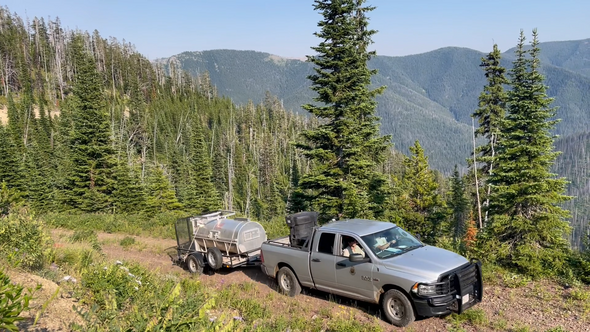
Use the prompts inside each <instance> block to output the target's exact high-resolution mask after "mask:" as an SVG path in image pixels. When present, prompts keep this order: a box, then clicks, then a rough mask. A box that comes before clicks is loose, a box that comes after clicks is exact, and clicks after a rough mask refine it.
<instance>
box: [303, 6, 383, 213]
mask: <svg viewBox="0 0 590 332" xmlns="http://www.w3.org/2000/svg"><path fill="white" fill-rule="evenodd" d="M364 2H365V1H364V0H316V1H315V4H314V8H315V10H318V11H319V12H320V13H321V15H322V16H323V20H322V21H320V22H319V23H318V27H320V29H321V31H320V32H316V33H315V36H317V37H318V38H320V39H321V40H322V41H321V42H320V43H319V45H318V46H316V47H312V49H313V50H314V51H316V52H317V55H314V56H308V60H309V61H310V62H311V63H313V64H314V65H315V68H314V70H315V74H313V75H310V76H308V79H309V80H311V82H312V86H311V89H312V90H313V91H315V92H316V93H317V96H316V97H315V98H314V100H315V101H316V102H317V104H306V105H303V108H304V109H306V110H307V111H309V112H310V113H311V114H313V115H314V116H316V117H317V118H318V119H319V120H320V125H318V127H316V128H315V129H311V130H307V131H304V132H303V133H302V136H303V138H304V142H300V143H299V144H297V146H298V147H299V148H301V149H302V150H303V154H304V156H305V157H307V158H308V159H310V160H311V161H313V162H312V169H311V171H310V172H309V173H307V174H305V175H303V176H302V178H301V181H300V183H299V186H300V191H303V192H305V193H306V195H307V200H308V201H310V203H311V206H312V207H313V208H314V209H317V210H318V211H319V212H320V214H321V218H322V219H323V220H327V219H328V220H329V219H331V218H338V217H362V218H371V217H374V216H375V213H374V212H375V211H380V209H379V206H378V204H376V203H375V202H374V201H373V198H374V197H379V196H380V195H378V193H379V192H385V191H386V186H385V183H386V182H385V179H384V176H383V175H382V174H381V173H379V172H377V171H376V166H377V165H379V164H380V163H382V162H383V161H384V156H385V150H386V149H387V147H388V146H389V144H390V143H389V142H390V137H389V136H379V123H378V121H379V118H378V117H376V116H375V107H376V105H377V103H376V101H375V97H376V96H377V95H378V94H380V93H382V92H383V90H384V89H385V87H379V88H377V89H374V90H371V89H370V87H369V85H370V84H371V76H372V75H375V74H376V73H377V71H376V70H370V69H369V68H368V66H367V62H368V61H369V59H370V58H371V57H373V56H375V54H376V53H375V52H374V51H371V52H370V51H368V50H367V48H368V46H369V45H370V44H371V43H372V40H371V36H372V35H373V34H375V33H376V31H375V30H370V29H368V18H367V17H366V14H367V13H368V12H370V11H372V10H373V9H374V7H370V6H363V4H364Z"/></svg>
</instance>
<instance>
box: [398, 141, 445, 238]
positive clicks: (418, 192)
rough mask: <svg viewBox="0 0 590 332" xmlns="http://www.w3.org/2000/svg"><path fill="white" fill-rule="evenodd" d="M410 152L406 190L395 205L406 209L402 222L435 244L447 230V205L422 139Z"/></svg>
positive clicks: (406, 169)
mask: <svg viewBox="0 0 590 332" xmlns="http://www.w3.org/2000/svg"><path fill="white" fill-rule="evenodd" d="M410 152H411V156H410V157H406V158H405V159H404V161H403V164H404V174H403V176H402V181H401V185H402V188H403V189H402V193H401V194H400V195H398V197H397V198H396V200H395V204H394V207H393V208H394V209H396V210H399V211H402V215H401V218H400V219H401V220H400V221H398V223H400V224H401V225H403V226H404V227H405V228H406V229H407V230H408V231H410V232H412V233H414V234H420V236H421V237H422V238H423V240H424V241H425V242H427V243H431V244H435V242H436V239H437V237H438V236H440V235H441V234H442V233H443V227H442V226H443V225H442V223H443V221H444V220H445V218H446V215H447V211H446V204H445V202H444V201H443V199H442V197H441V195H440V193H439V185H438V183H437V181H436V174H435V173H434V172H433V171H432V170H431V169H430V168H429V166H428V157H427V156H425V155H424V149H423V148H422V146H421V145H420V142H418V141H416V142H415V143H414V146H411V147H410Z"/></svg>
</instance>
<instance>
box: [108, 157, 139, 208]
mask: <svg viewBox="0 0 590 332" xmlns="http://www.w3.org/2000/svg"><path fill="white" fill-rule="evenodd" d="M136 173H137V172H133V170H131V169H130V168H129V166H128V165H127V164H125V163H120V164H119V165H117V167H115V169H114V179H115V181H116V183H117V185H116V187H115V189H114V190H113V193H112V195H111V200H112V202H113V206H114V208H115V212H116V213H124V214H133V213H141V212H143V210H144V208H145V205H146V197H145V192H144V190H143V186H142V185H141V183H140V179H139V175H138V174H136Z"/></svg>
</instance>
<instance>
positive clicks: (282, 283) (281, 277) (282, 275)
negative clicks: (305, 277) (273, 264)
mask: <svg viewBox="0 0 590 332" xmlns="http://www.w3.org/2000/svg"><path fill="white" fill-rule="evenodd" d="M277 282H278V284H279V289H280V290H281V293H283V294H285V295H289V296H290V297H294V296H296V295H298V294H299V293H301V285H299V280H297V277H296V276H295V273H293V271H291V269H290V268H288V267H286V266H283V267H282V268H281V269H280V270H279V273H278V274H277Z"/></svg>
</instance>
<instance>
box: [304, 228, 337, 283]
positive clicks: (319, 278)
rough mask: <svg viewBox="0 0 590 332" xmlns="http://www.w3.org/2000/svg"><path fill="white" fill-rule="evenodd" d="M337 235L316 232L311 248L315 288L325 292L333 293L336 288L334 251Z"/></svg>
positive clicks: (310, 263)
mask: <svg viewBox="0 0 590 332" xmlns="http://www.w3.org/2000/svg"><path fill="white" fill-rule="evenodd" d="M335 244H336V234H334V233H327V232H316V234H315V236H314V241H313V243H312V245H313V246H312V248H311V256H310V262H309V266H310V271H311V276H312V279H313V282H314V284H315V287H316V288H317V289H319V290H322V291H325V292H332V289H333V288H335V286H336V275H335V271H334V262H335V257H336V256H334V250H335Z"/></svg>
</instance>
